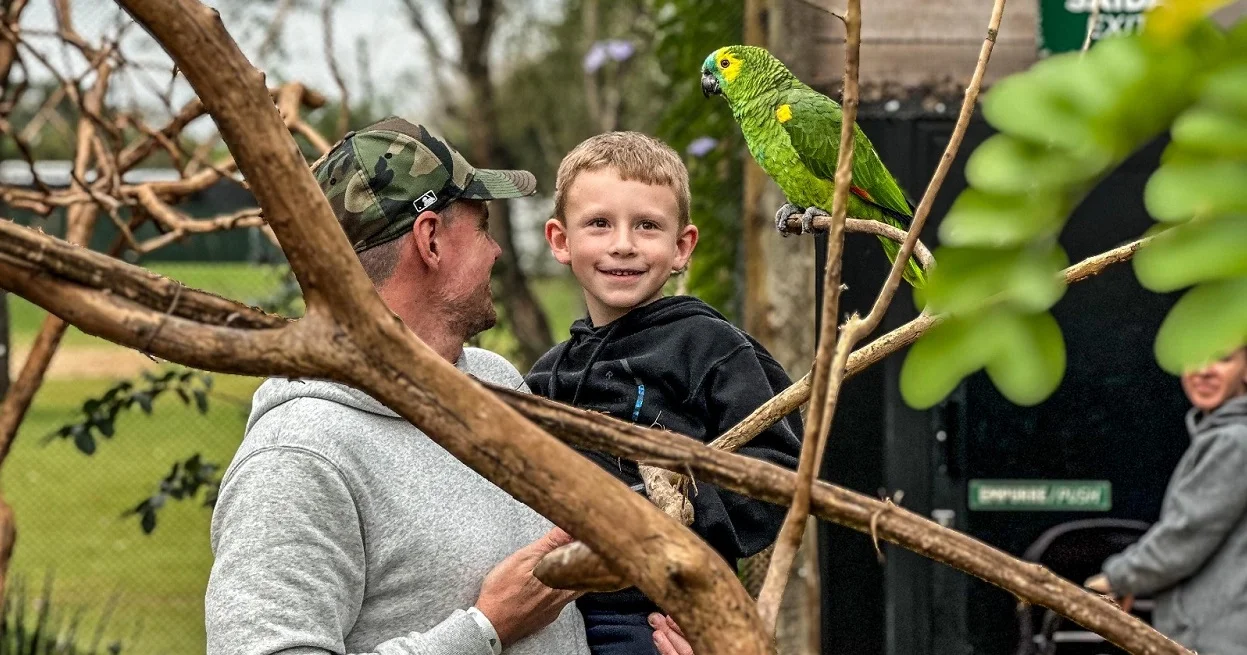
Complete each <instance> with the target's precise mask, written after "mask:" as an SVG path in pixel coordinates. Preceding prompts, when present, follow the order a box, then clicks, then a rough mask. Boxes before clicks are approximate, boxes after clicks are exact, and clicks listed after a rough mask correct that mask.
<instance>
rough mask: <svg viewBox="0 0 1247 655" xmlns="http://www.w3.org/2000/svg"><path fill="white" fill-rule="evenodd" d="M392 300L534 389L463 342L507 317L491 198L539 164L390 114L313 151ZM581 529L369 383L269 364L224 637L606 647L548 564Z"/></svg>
mask: <svg viewBox="0 0 1247 655" xmlns="http://www.w3.org/2000/svg"><path fill="white" fill-rule="evenodd" d="M313 170H314V172H315V175H316V178H317V180H319V181H320V183H321V187H322V189H323V190H324V191H325V194H326V196H327V197H328V198H329V201H330V204H331V205H332V206H333V208H334V211H335V213H336V214H337V216H338V219H339V221H340V223H341V225H342V228H343V230H344V232H345V233H346V236H347V238H348V239H350V242H351V243H352V244H353V245H354V247H355V250H356V252H357V253H358V254H359V257H360V261H361V264H362V265H363V268H364V270H365V272H366V273H367V274H368V275H369V277H370V278H371V279H372V281H373V284H374V286H375V287H376V288H377V291H378V293H379V295H380V296H381V298H382V300H384V301H385V303H386V305H387V306H388V307H389V308H390V309H391V310H392V311H393V312H394V314H395V315H396V316H398V318H399V319H401V320H402V321H403V322H404V323H405V324H406V325H407V327H409V328H410V329H411V330H412V331H413V332H414V333H415V334H416V335H417V336H419V337H420V338H421V339H422V340H423V341H424V342H425V343H426V344H427V345H428V346H429V347H430V348H432V349H433V350H434V351H436V352H437V353H438V354H439V355H441V356H442V357H445V358H446V359H447V360H448V361H450V362H453V363H454V364H455V366H456V367H457V368H459V370H461V371H463V372H464V373H466V374H468V375H472V376H475V377H476V378H478V379H480V380H483V381H487V382H491V383H494V384H498V385H506V386H509V387H511V388H516V389H521V390H524V391H527V387H526V386H525V385H524V382H523V378H522V377H521V376H520V374H519V372H518V371H516V370H515V368H514V367H513V366H511V364H509V363H507V361H506V360H505V359H503V358H502V357H501V356H499V355H497V354H495V353H491V352H488V351H485V350H480V349H476V348H464V346H463V344H464V342H465V341H466V340H467V339H468V338H470V337H471V336H473V335H475V334H477V333H479V332H481V331H483V330H486V329H488V328H489V327H490V326H492V325H493V324H494V322H495V320H496V317H495V315H494V307H493V299H492V297H491V295H490V279H489V278H490V269H491V268H492V267H493V264H494V262H495V261H496V259H497V257H498V255H499V253H500V250H499V247H498V245H497V244H496V243H495V242H494V241H493V239H492V238H491V237H490V236H489V230H488V216H489V214H488V208H487V206H486V204H485V201H487V200H491V199H496V198H512V197H518V196H523V195H528V194H531V193H532V192H533V191H534V188H535V181H534V180H533V177H532V175H531V174H530V173H527V172H525V171H491V170H483V169H476V168H473V167H472V166H470V165H469V164H468V163H467V162H466V161H464V159H463V157H462V156H460V155H459V153H457V152H455V151H454V150H453V149H452V148H451V147H450V146H449V145H448V144H446V143H445V142H444V141H442V140H441V139H439V138H437V137H435V136H433V135H431V134H430V133H429V132H428V131H427V130H426V129H425V128H424V127H422V126H418V125H413V124H411V123H409V122H407V121H404V120H402V119H398V118H393V117H391V118H389V119H386V120H383V121H381V122H379V123H376V124H374V125H372V126H369V127H368V128H365V129H363V130H360V131H358V132H353V133H349V134H348V135H347V136H346V137H345V138H344V139H343V141H341V142H340V143H339V144H337V145H336V146H334V148H333V149H332V150H331V151H330V153H329V154H327V155H326V156H325V157H323V158H322V159H321V160H320V161H318V162H316V163H315V164H313ZM570 541H571V537H570V536H569V535H567V534H566V533H565V532H562V531H561V530H558V529H557V528H554V527H553V526H552V524H551V523H550V522H549V521H547V520H546V519H545V518H543V517H542V516H541V515H539V514H537V513H536V512H534V511H533V510H531V509H530V508H528V507H526V506H525V505H523V504H521V503H520V502H519V501H517V500H515V499H514V498H512V497H511V496H510V495H508V494H507V493H506V492H504V491H503V490H502V489H500V488H498V487H496V486H494V485H493V484H491V483H490V482H489V481H487V480H485V479H484V478H483V477H481V476H480V475H478V474H477V473H475V472H474V471H473V470H471V469H470V468H468V467H467V466H466V465H464V464H463V463H461V462H459V461H458V460H457V459H455V458H454V457H453V456H451V455H450V454H449V453H448V452H447V451H445V450H443V449H442V448H441V447H440V446H438V445H437V444H436V443H434V442H433V441H432V440H431V439H429V437H428V436H426V435H425V434H423V433H422V432H421V431H420V430H418V429H417V428H416V427H415V426H413V425H412V424H411V423H409V422H408V421H406V420H405V419H403V418H401V417H399V416H398V415H397V414H395V413H394V412H393V411H391V410H390V409H388V408H387V407H386V406H385V405H383V404H382V403H380V402H378V401H376V400H375V399H373V398H372V397H370V396H368V395H367V394H365V393H363V392H362V391H359V390H357V389H353V388H350V387H347V386H344V385H341V384H337V383H334V382H329V381H324V380H291V379H269V380H266V381H265V382H264V383H263V384H262V385H260V387H259V388H258V389H257V390H256V392H255V397H254V400H253V405H252V410H251V415H250V417H249V418H248V420H247V427H246V433H245V435H244V437H243V442H242V444H241V446H240V447H239V448H238V451H237V453H236V454H235V456H234V458H233V461H232V462H231V463H230V465H229V467H228V468H227V470H226V472H225V476H224V478H223V480H222V482H221V488H220V492H219V495H218V499H217V502H216V506H215V508H214V510H213V515H212V527H211V543H212V549H213V554H214V556H215V560H214V562H213V566H212V572H211V575H210V578H209V582H208V589H207V592H206V595H205V599H204V605H205V608H204V609H205V624H206V629H207V653H208V654H209V655H270V654H277V653H281V654H283V655H296V654H297V655H317V654H328V653H335V654H342V653H352V654H365V653H375V654H377V655H498V654H499V653H501V652H503V649H504V648H505V651H506V652H507V653H509V654H514V655H587V653H588V647H587V646H586V643H585V628H584V623H583V621H582V619H581V616H580V614H579V613H578V612H577V610H576V608H575V605H574V604H573V603H572V601H573V600H575V598H576V597H577V594H574V593H571V592H567V591H562V590H556V589H551V588H549V587H546V586H545V585H543V584H541V583H540V582H539V581H538V580H537V579H536V578H535V577H534V576H533V574H532V571H533V567H534V566H535V565H536V564H537V562H538V561H539V560H540V559H541V557H542V556H543V555H545V554H546V553H548V552H550V551H551V550H553V549H554V548H556V547H558V546H560V545H562V544H564V543H569V542H570Z"/></svg>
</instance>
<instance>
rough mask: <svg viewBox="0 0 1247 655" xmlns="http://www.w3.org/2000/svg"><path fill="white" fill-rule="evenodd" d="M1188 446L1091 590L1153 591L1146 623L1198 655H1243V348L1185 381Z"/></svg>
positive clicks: (1246, 566) (1246, 596)
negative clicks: (1157, 503)
mask: <svg viewBox="0 0 1247 655" xmlns="http://www.w3.org/2000/svg"><path fill="white" fill-rule="evenodd" d="M1182 390H1183V391H1184V392H1186V397H1187V399H1188V400H1190V401H1191V409H1190V411H1189V412H1188V413H1187V415H1186V427H1187V431H1188V432H1189V433H1190V438H1191V445H1190V446H1189V447H1188V448H1187V450H1186V453H1185V454H1183V455H1182V459H1181V460H1180V461H1179V462H1178V467H1177V469H1176V470H1175V471H1174V473H1173V476H1172V477H1171V479H1170V481H1169V487H1168V489H1167V490H1166V491H1165V499H1164V501H1163V502H1162V503H1161V508H1160V520H1158V521H1157V522H1156V523H1155V524H1154V525H1152V527H1151V528H1150V529H1149V530H1148V531H1147V533H1146V534H1144V535H1143V536H1142V537H1141V538H1140V539H1139V540H1138V541H1137V542H1135V543H1134V544H1133V545H1131V546H1130V547H1129V548H1127V549H1126V550H1125V551H1123V552H1122V553H1120V554H1117V555H1114V556H1113V557H1110V558H1109V559H1108V560H1107V561H1106V562H1105V563H1104V565H1103V573H1101V574H1100V575H1097V576H1095V577H1094V578H1092V579H1090V580H1088V581H1087V582H1086V585H1087V587H1088V588H1090V589H1092V590H1095V591H1098V592H1100V593H1103V594H1111V595H1113V596H1116V597H1130V596H1134V595H1141V596H1150V595H1155V602H1156V604H1155V609H1154V610H1153V613H1152V624H1153V625H1154V626H1155V627H1156V629H1157V630H1159V631H1161V632H1162V633H1164V634H1165V635H1166V636H1168V637H1169V638H1171V639H1173V640H1174V641H1176V642H1178V643H1179V644H1182V645H1183V646H1186V647H1187V648H1189V649H1190V650H1192V651H1194V652H1198V653H1218V654H1220V655H1236V654H1237V655H1243V654H1244V653H1247V345H1244V346H1242V347H1240V348H1238V349H1236V350H1234V351H1233V352H1231V353H1229V354H1227V355H1225V356H1224V357H1222V358H1221V359H1219V360H1218V361H1215V362H1212V363H1211V364H1208V365H1207V366H1204V367H1202V368H1200V369H1198V370H1194V371H1191V372H1188V373H1187V374H1185V375H1183V376H1182Z"/></svg>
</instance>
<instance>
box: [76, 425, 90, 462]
mask: <svg viewBox="0 0 1247 655" xmlns="http://www.w3.org/2000/svg"><path fill="white" fill-rule="evenodd" d="M72 432H73V435H74V445H75V446H77V447H78V450H80V451H82V452H83V453H84V454H86V455H92V454H94V453H95V437H92V436H91V432H90V431H89V430H87V427H86V426H85V425H75V426H74V427H73V430H72Z"/></svg>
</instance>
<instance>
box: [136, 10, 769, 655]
mask: <svg viewBox="0 0 1247 655" xmlns="http://www.w3.org/2000/svg"><path fill="white" fill-rule="evenodd" d="M121 2H122V4H123V5H124V6H125V8H126V9H127V11H128V12H130V13H131V15H133V16H134V17H135V18H136V20H137V21H138V22H139V23H141V24H142V25H143V27H144V28H146V29H147V31H148V32H150V33H151V34H153V35H154V36H155V37H156V39H157V40H158V41H159V42H160V43H161V44H162V45H163V46H164V47H165V48H166V50H167V51H168V52H169V53H170V55H171V56H172V58H173V60H174V62H175V63H176V64H177V65H178V67H179V69H180V70H181V71H182V73H183V74H184V75H185V77H186V79H187V81H188V82H190V84H191V86H192V88H194V89H195V91H196V93H197V94H198V95H199V97H200V98H202V99H203V101H204V105H205V106H206V107H207V108H208V110H209V113H211V114H212V117H213V119H214V120H215V122H216V124H217V126H218V128H219V129H220V133H221V136H222V138H223V139H224V140H225V143H226V144H227V145H228V146H229V149H230V151H231V152H232V153H233V155H234V157H235V158H236V160H237V161H238V164H239V168H240V170H241V172H242V173H243V174H244V176H245V177H246V179H247V180H248V181H249V183H250V186H251V190H252V193H253V194H254V196H255V197H256V199H257V201H258V202H259V204H260V207H261V208H262V209H263V210H264V215H265V217H266V218H267V219H268V223H269V225H270V226H271V227H272V229H273V232H274V233H275V234H276V235H277V237H278V239H279V241H280V242H281V245H282V248H283V250H284V251H285V253H286V255H287V260H288V261H289V262H290V265H291V268H292V270H293V271H294V274H295V277H296V279H297V280H298V282H299V284H300V286H301V287H302V289H303V291H304V298H305V300H306V302H307V306H308V311H307V314H306V315H305V316H304V318H302V319H300V320H299V321H298V322H297V323H296V324H295V326H293V328H284V329H282V330H281V333H282V334H295V335H297V336H298V337H299V339H297V340H292V341H297V343H292V344H290V349H289V350H287V351H285V352H280V353H276V354H275V355H272V356H271V357H274V358H275V360H276V361H273V360H270V361H269V363H270V364H271V367H270V368H269V369H268V370H267V371H266V372H267V373H270V374H290V373H291V372H292V371H290V370H288V369H287V367H289V369H294V370H295V371H296V372H303V374H306V373H314V374H318V375H320V376H322V377H326V378H328V379H333V380H337V381H340V382H343V383H345V384H349V385H351V386H354V387H356V388H359V389H361V390H362V391H364V392H366V393H368V394H369V395H372V396H373V397H375V398H377V399H378V400H379V401H381V402H383V403H384V404H386V405H387V406H389V407H390V408H392V409H393V410H394V411H396V412H397V413H398V414H399V415H401V416H403V417H404V418H406V419H407V420H408V421H411V422H412V423H413V424H414V425H416V426H417V427H419V428H420V429H421V430H423V431H424V432H425V433H426V434H428V435H429V437H430V438H431V439H433V440H434V442H436V443H438V444H439V445H440V446H442V447H443V448H445V449H446V450H447V451H448V452H449V453H451V454H452V455H453V456H455V457H456V458H457V459H459V460H461V461H463V462H464V463H465V464H466V465H468V466H470V467H471V468H473V469H474V470H476V471H477V472H478V473H480V474H481V475H482V476H483V477H485V478H486V479H487V480H490V481H491V482H493V483H494V484H496V485H498V486H499V487H501V488H503V489H504V490H506V491H507V492H508V493H510V494H511V495H512V496H514V497H515V498H516V499H518V500H519V501H520V502H523V503H525V504H527V505H529V506H530V507H533V508H534V509H535V510H537V511H538V512H539V513H541V514H543V515H544V516H546V517H548V518H549V519H550V520H551V521H553V522H554V523H555V524H557V525H559V526H560V527H563V528H564V529H565V530H567V531H568V532H570V533H571V534H573V535H575V536H576V537H577V538H578V539H580V540H582V541H584V542H585V543H586V544H588V545H589V546H590V547H591V548H593V550H595V551H597V552H599V553H602V554H603V555H605V556H607V557H608V559H609V560H610V561H612V562H613V568H614V569H615V571H616V572H617V573H620V574H623V575H624V577H625V578H627V579H628V580H630V581H632V582H634V583H635V584H636V585H637V586H638V587H639V588H640V589H641V590H642V591H643V592H645V593H646V595H648V596H649V597H650V598H651V599H653V600H654V601H655V602H656V603H658V604H659V606H660V607H662V608H663V609H664V610H665V611H667V612H668V613H669V614H671V615H672V616H673V618H674V619H675V620H676V621H678V622H679V624H680V625H681V626H682V627H683V629H684V632H685V634H686V635H688V637H689V640H690V642H691V643H692V644H693V647H694V648H695V649H696V650H698V651H699V652H701V653H704V654H705V655H716V654H719V653H727V652H732V653H743V654H749V655H752V654H761V653H765V652H768V651H769V650H770V645H769V644H770V640H769V639H767V638H766V636H765V635H764V634H763V631H762V630H761V624H760V622H759V620H758V618H757V615H756V614H755V613H754V612H752V611H750V609H749V608H750V602H751V600H750V598H749V596H748V594H746V592H745V590H744V588H743V587H742V586H741V585H740V583H739V581H737V579H736V577H735V574H734V573H733V571H732V570H731V569H730V568H729V567H727V565H726V563H725V562H723V561H722V559H721V558H718V557H716V556H715V554H714V552H713V551H712V550H711V549H710V548H709V546H707V545H706V544H705V542H703V541H701V540H700V539H698V538H697V537H696V536H695V535H694V534H693V533H692V532H691V531H689V530H688V529H687V528H685V527H684V526H682V525H680V524H679V523H677V522H676V521H674V520H672V519H671V518H670V517H668V516H666V515H664V514H663V513H662V512H660V511H659V510H658V509H657V508H655V507H654V506H653V505H652V504H650V503H649V502H648V501H646V499H645V498H643V497H641V496H640V495H639V494H636V493H634V492H632V491H631V490H630V489H628V488H627V486H625V485H624V484H623V483H622V482H620V481H619V480H617V479H615V478H614V476H612V475H611V474H610V473H609V472H607V471H605V470H603V469H601V468H599V467H597V466H595V465H593V464H592V463H590V462H588V461H586V460H584V459H583V458H582V457H580V456H579V455H577V454H576V452H575V451H574V450H572V449H571V448H569V447H568V446H566V445H565V444H562V443H560V442H559V441H557V440H556V439H554V438H552V437H551V436H550V435H548V434H547V433H545V432H543V431H542V430H540V429H539V428H538V427H536V426H535V425H533V424H532V423H530V422H528V421H527V420H525V419H524V418H523V417H522V416H521V415H520V414H518V413H517V412H515V411H514V410H512V409H511V408H509V407H507V406H506V405H504V404H503V403H501V402H499V401H498V400H497V399H496V398H495V397H493V396H492V395H491V394H489V393H488V392H487V391H486V390H485V389H484V388H483V387H482V386H481V385H480V384H479V383H478V382H476V381H474V380H472V379H471V378H469V377H468V376H467V375H465V374H463V373H462V372H461V371H459V370H458V369H456V368H455V367H454V366H453V365H452V364H451V363H450V362H448V361H446V360H445V359H443V358H441V357H440V356H438V355H437V354H436V353H434V352H433V351H432V350H431V349H430V348H429V347H428V346H427V345H425V344H424V343H423V342H422V341H421V340H420V339H418V338H417V337H415V335H413V334H412V333H411V332H410V331H409V330H407V329H406V327H405V326H404V325H402V323H401V322H400V321H398V320H397V318H396V317H395V316H394V315H393V313H391V312H390V311H389V309H388V308H386V307H385V305H384V304H383V303H382V302H381V299H380V297H379V296H378V295H377V293H376V291H375V290H374V289H373V287H372V284H371V282H370V281H369V280H368V279H367V277H366V276H365V275H364V274H363V270H362V267H361V266H360V264H359V262H358V259H357V257H356V256H355V253H354V252H353V251H352V249H351V247H350V244H349V243H348V242H347V239H346V238H345V235H344V234H343V233H342V230H341V227H340V226H339V225H338V224H337V222H336V221H335V219H334V216H333V213H332V211H331V210H330V206H329V202H328V200H327V199H326V198H325V196H324V194H323V192H322V191H321V190H320V187H319V186H318V185H317V184H316V181H315V179H314V178H313V176H312V173H311V171H310V170H309V168H308V166H307V163H306V162H305V161H304V160H303V157H302V156H301V155H300V153H299V152H298V150H297V149H296V148H295V145H294V143H293V140H292V138H291V136H290V134H289V132H288V131H287V129H286V127H285V125H284V123H283V121H282V118H281V116H280V114H279V113H278V111H277V110H276V107H274V106H273V103H272V101H271V99H270V98H269V96H268V92H267V89H265V88H264V85H263V75H262V74H261V73H259V71H257V70H255V69H254V68H253V67H252V66H251V65H250V64H249V63H248V62H247V60H246V58H245V57H244V56H243V55H242V53H241V52H239V51H238V48H237V46H236V45H235V44H234V43H233V41H232V40H231V39H230V37H229V34H228V33H227V32H226V31H225V29H224V27H223V26H222V25H221V22H220V18H219V15H218V14H217V13H216V12H215V11H213V10H211V9H209V8H207V7H205V6H203V5H201V4H199V3H197V2H194V1H193V0H121ZM170 320H171V321H177V320H180V319H170ZM300 326H302V327H300ZM167 329H168V328H166V330H167ZM158 341H159V340H158ZM154 349H155V346H153V350H154ZM204 350H205V349H202V348H201V349H195V352H196V353H197V354H203V352H204ZM178 354H181V355H186V356H188V357H189V355H190V354H191V353H186V352H182V353H178ZM171 359H174V361H179V360H178V359H175V358H171ZM207 364H208V366H205V368H208V370H217V368H218V367H221V366H224V362H214V361H209V362H207ZM196 365H199V364H198V363H197V364H196ZM604 517H610V519H609V520H607V519H605V518H604Z"/></svg>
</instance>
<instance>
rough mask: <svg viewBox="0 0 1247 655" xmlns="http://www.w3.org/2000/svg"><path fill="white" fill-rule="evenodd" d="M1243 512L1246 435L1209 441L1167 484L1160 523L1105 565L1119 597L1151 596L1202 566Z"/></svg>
mask: <svg viewBox="0 0 1247 655" xmlns="http://www.w3.org/2000/svg"><path fill="white" fill-rule="evenodd" d="M1245 511H1247V430H1227V431H1225V432H1223V433H1221V434H1218V435H1216V436H1214V437H1212V438H1211V441H1210V443H1209V444H1208V445H1207V447H1206V448H1205V449H1204V451H1203V452H1202V453H1200V454H1199V459H1198V461H1197V462H1196V463H1195V465H1194V466H1192V467H1191V468H1190V470H1189V471H1187V472H1186V473H1185V474H1183V475H1182V476H1180V477H1176V478H1174V480H1173V481H1172V483H1171V484H1170V490H1169V495H1168V496H1167V498H1166V507H1165V509H1164V510H1163V511H1162V513H1161V516H1160V520H1159V521H1157V522H1156V524H1155V525H1153V526H1152V527H1151V529H1149V530H1148V531H1147V533H1146V534H1144V535H1143V537H1142V538H1140V539H1139V541H1137V542H1135V543H1134V544H1132V545H1131V546H1130V547H1129V548H1127V549H1126V550H1125V551H1123V552H1122V553H1120V554H1118V555H1114V556H1112V557H1110V558H1109V559H1108V560H1106V561H1105V562H1104V574H1105V576H1106V577H1107V578H1108V583H1109V587H1110V588H1111V589H1112V593H1113V594H1114V595H1117V596H1128V595H1151V594H1154V593H1156V592H1158V591H1162V590H1164V589H1168V588H1169V587H1172V586H1173V585H1175V584H1177V583H1179V582H1181V581H1182V580H1185V579H1186V578H1188V577H1190V576H1191V575H1192V574H1194V573H1195V572H1196V571H1198V570H1199V569H1200V567H1202V566H1203V565H1204V563H1205V562H1206V561H1208V558H1209V557H1211V556H1212V554H1213V553H1215V552H1216V550H1217V548H1219V547H1220V546H1221V544H1222V542H1223V541H1224V540H1225V538H1226V536H1227V535H1228V533H1229V531H1230V530H1231V529H1232V528H1233V527H1234V526H1235V525H1236V524H1237V523H1238V521H1239V520H1241V517H1242V516H1243V513H1244V512H1245Z"/></svg>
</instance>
